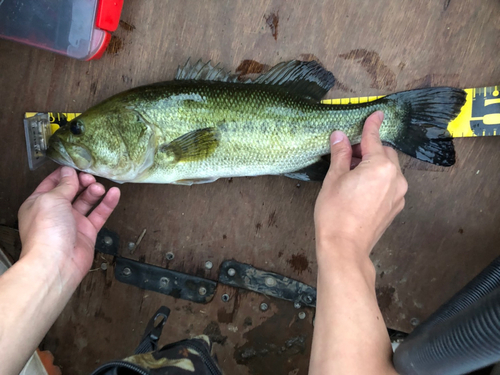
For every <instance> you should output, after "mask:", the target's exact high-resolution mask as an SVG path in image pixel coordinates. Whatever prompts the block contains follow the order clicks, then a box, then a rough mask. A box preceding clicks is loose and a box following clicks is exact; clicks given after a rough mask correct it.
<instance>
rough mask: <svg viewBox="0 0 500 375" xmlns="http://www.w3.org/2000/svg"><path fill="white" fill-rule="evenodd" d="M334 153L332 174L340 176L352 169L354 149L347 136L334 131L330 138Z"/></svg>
mask: <svg viewBox="0 0 500 375" xmlns="http://www.w3.org/2000/svg"><path fill="white" fill-rule="evenodd" d="M330 145H331V146H330V147H331V152H332V157H331V162H330V170H329V172H330V173H333V174H334V175H335V176H340V175H342V174H344V173H347V172H349V170H350V169H351V156H352V148H351V144H350V143H349V139H347V136H346V135H345V134H344V133H342V132H341V131H334V132H333V133H332V135H331V137H330Z"/></svg>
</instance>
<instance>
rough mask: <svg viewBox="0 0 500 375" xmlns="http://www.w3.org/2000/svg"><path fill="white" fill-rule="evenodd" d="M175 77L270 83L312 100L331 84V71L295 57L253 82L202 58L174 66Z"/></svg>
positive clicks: (327, 89)
mask: <svg viewBox="0 0 500 375" xmlns="http://www.w3.org/2000/svg"><path fill="white" fill-rule="evenodd" d="M175 79H176V80H195V81H220V82H240V83H246V84H261V85H271V86H275V87H279V88H280V89H282V90H284V91H286V92H289V93H293V94H295V95H297V96H300V97H303V98H306V99H312V100H316V101H319V100H321V99H322V98H323V97H324V96H325V95H326V93H327V92H328V91H329V90H330V89H331V88H332V87H333V85H334V84H335V77H334V76H333V74H332V73H331V72H329V71H328V70H326V69H325V68H323V67H322V66H321V65H320V64H319V63H317V62H316V61H298V60H291V61H284V62H281V63H279V64H277V65H275V66H274V67H272V68H271V69H270V70H269V71H268V72H266V73H264V74H262V75H260V76H259V77H257V78H256V79H255V80H254V81H252V80H250V79H248V80H246V81H240V80H239V79H238V75H237V74H231V73H230V72H229V71H226V70H224V69H223V68H221V67H220V66H219V64H217V65H215V66H212V64H211V62H210V61H208V62H206V63H204V62H203V61H202V60H198V61H197V62H196V63H195V64H191V62H190V61H189V59H188V61H187V62H186V64H184V66H182V67H181V66H179V67H178V68H177V73H176V75H175Z"/></svg>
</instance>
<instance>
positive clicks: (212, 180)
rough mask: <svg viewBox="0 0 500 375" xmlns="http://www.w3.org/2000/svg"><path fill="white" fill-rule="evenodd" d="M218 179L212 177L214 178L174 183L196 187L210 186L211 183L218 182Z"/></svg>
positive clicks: (175, 183)
mask: <svg viewBox="0 0 500 375" xmlns="http://www.w3.org/2000/svg"><path fill="white" fill-rule="evenodd" d="M217 180H218V177H212V178H191V179H185V180H177V181H175V182H172V184H174V185H187V186H191V185H195V184H208V183H210V182H214V181H217Z"/></svg>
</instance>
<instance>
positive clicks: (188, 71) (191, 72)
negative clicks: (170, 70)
mask: <svg viewBox="0 0 500 375" xmlns="http://www.w3.org/2000/svg"><path fill="white" fill-rule="evenodd" d="M175 79H176V80H178V81H180V80H196V81H220V82H238V76H237V75H235V74H230V72H226V71H225V70H224V68H221V67H220V66H219V64H217V65H215V66H212V64H211V62H210V61H208V62H206V63H204V62H203V61H202V60H201V59H200V60H198V62H197V63H196V64H194V65H192V64H191V62H190V59H188V61H186V64H184V66H183V67H182V68H181V66H180V65H179V67H178V68H177V73H176V74H175Z"/></svg>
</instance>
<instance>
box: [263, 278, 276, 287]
mask: <svg viewBox="0 0 500 375" xmlns="http://www.w3.org/2000/svg"><path fill="white" fill-rule="evenodd" d="M265 283H266V285H267V286H269V287H273V286H276V280H275V279H274V278H273V277H271V276H268V277H266V280H265Z"/></svg>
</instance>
